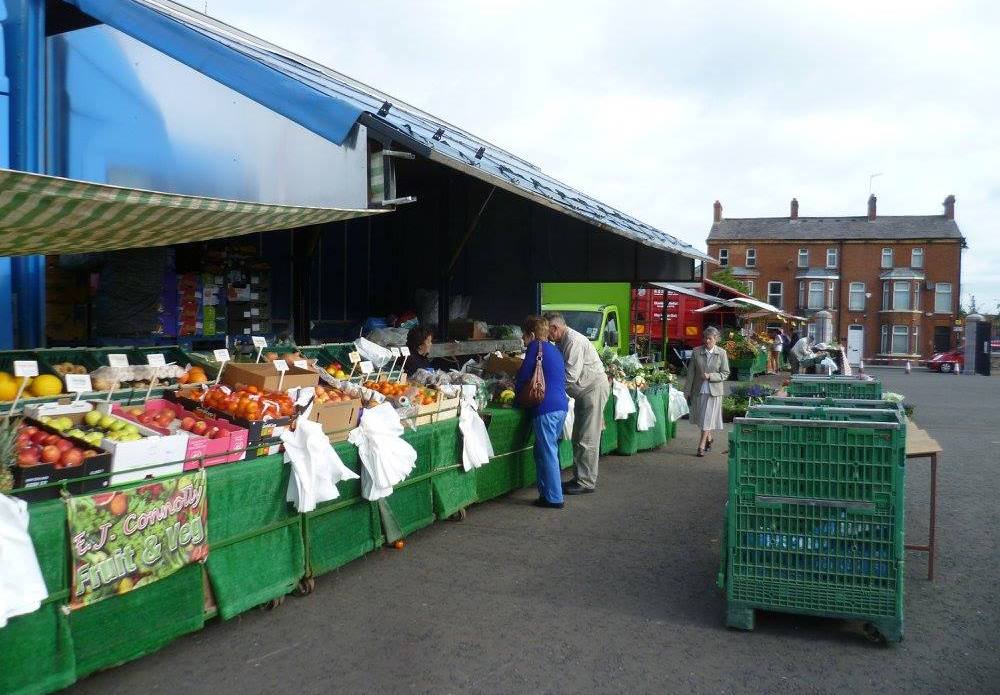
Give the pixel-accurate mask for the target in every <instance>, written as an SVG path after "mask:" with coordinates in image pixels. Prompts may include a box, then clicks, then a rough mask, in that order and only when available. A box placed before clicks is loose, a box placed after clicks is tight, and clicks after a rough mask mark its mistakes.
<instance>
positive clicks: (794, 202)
mask: <svg viewBox="0 0 1000 695" xmlns="http://www.w3.org/2000/svg"><path fill="white" fill-rule="evenodd" d="M791 219H793V220H797V219H799V201H797V200H796V199H795V198H792V214H791Z"/></svg>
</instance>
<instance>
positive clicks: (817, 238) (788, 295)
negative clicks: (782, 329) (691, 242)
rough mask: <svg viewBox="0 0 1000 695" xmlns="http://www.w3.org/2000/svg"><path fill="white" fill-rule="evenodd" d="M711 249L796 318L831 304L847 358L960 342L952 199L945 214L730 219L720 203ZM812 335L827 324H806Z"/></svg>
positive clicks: (915, 354) (907, 356)
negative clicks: (724, 213) (957, 328)
mask: <svg viewBox="0 0 1000 695" xmlns="http://www.w3.org/2000/svg"><path fill="white" fill-rule="evenodd" d="M714 212H715V215H714V221H713V223H712V230H711V232H710V233H709V235H708V252H709V254H710V255H711V256H712V257H714V258H717V259H719V262H720V264H721V265H722V266H726V267H729V268H730V269H731V270H732V272H733V274H734V275H735V276H736V277H738V278H739V279H740V280H742V281H743V282H744V283H746V284H747V286H748V287H749V289H750V293H751V294H752V295H753V296H754V297H756V298H758V299H761V300H763V301H766V302H769V303H770V304H773V305H775V306H777V307H779V308H781V309H784V310H786V311H789V312H791V313H793V314H797V315H799V316H804V317H809V318H811V317H812V316H813V315H815V314H816V313H817V312H819V311H822V310H826V311H829V312H830V313H831V314H832V315H833V324H832V329H833V332H834V335H833V336H832V337H834V338H836V337H839V338H840V339H841V341H842V342H844V341H846V345H847V352H848V359H849V360H850V361H851V362H852V363H854V364H857V362H858V361H859V360H861V359H864V360H865V361H866V362H903V361H906V360H909V361H915V360H919V359H926V358H928V357H930V355H931V354H933V353H934V352H939V351H942V350H946V349H950V348H952V347H955V346H956V342H957V341H958V339H959V338H960V336H961V334H960V333H957V332H956V331H955V330H954V329H955V327H956V324H957V319H958V306H959V304H958V303H959V297H960V287H959V281H960V280H959V279H960V277H961V268H962V249H963V248H965V247H966V244H965V239H964V238H963V237H962V233H961V232H960V231H959V228H958V225H957V224H956V223H955V196H953V195H949V196H948V197H947V198H945V201H944V213H943V214H941V215H897V216H879V215H878V214H877V211H876V199H875V196H874V195H872V196H871V197H869V199H868V214H867V215H863V216H859V217H843V216H839V217H800V216H799V203H798V201H797V200H795V199H794V198H793V199H792V203H791V210H790V214H789V215H788V217H753V218H734V219H730V218H725V217H723V215H722V205H721V204H720V203H719V202H718V201H716V202H715V206H714ZM807 330H808V331H809V333H810V334H811V335H813V336H814V337H822V336H817V331H818V330H821V328H819V326H818V324H817V323H816V322H813V321H810V322H809V323H808V324H807Z"/></svg>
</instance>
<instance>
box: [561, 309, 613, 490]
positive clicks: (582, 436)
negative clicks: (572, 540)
mask: <svg viewBox="0 0 1000 695" xmlns="http://www.w3.org/2000/svg"><path fill="white" fill-rule="evenodd" d="M545 318H546V319H548V322H549V338H550V339H551V340H552V342H554V343H556V344H557V345H558V346H559V350H560V351H561V352H562V355H563V359H564V360H565V361H566V393H568V394H569V395H570V397H571V398H573V399H574V401H575V405H574V406H573V480H571V481H570V482H568V483H565V484H564V485H563V492H564V493H565V494H567V495H579V494H584V493H590V492H594V490H595V489H596V488H597V460H598V458H599V457H600V455H601V430H602V429H603V426H604V406H605V405H606V404H607V402H608V396H609V395H610V393H611V389H610V386H609V385H608V377H607V375H606V374H605V372H604V365H603V364H602V363H601V358H600V357H599V356H598V354H597V350H596V349H595V348H594V345H593V343H591V342H590V341H589V340H587V337H586V336H585V335H583V334H582V333H578V332H577V331H575V330H573V329H572V328H570V327H569V326H567V325H566V319H564V318H563V316H562V314H560V313H558V312H550V313H547V314H545Z"/></svg>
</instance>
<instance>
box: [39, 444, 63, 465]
mask: <svg viewBox="0 0 1000 695" xmlns="http://www.w3.org/2000/svg"><path fill="white" fill-rule="evenodd" d="M60 458H62V452H61V451H59V447H57V446H53V445H52V444H49V445H47V446H46V447H45V448H44V449H42V462H43V463H55V462H56V461H58V460H59V459H60Z"/></svg>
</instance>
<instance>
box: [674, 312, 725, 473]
mask: <svg viewBox="0 0 1000 695" xmlns="http://www.w3.org/2000/svg"><path fill="white" fill-rule="evenodd" d="M701 339H702V344H701V345H700V346H699V347H696V348H695V349H694V350H693V351H692V353H691V361H690V362H688V369H687V381H686V382H685V384H684V395H685V396H687V398H688V401H690V404H691V423H692V424H693V425H696V426H697V427H699V428H700V429H701V438H700V439H699V440H698V456H704V455H705V452H706V451H709V450H710V449H711V448H712V442H713V441H714V439H713V438H712V432H715V431H717V430H722V429H724V428H725V426H724V425H723V424H722V396H723V394H724V392H725V381H726V379H728V378H729V355H728V354H727V353H726V351H725V350H723V349H722V348H721V347H719V346H718V345H717V344H716V343H717V342H718V340H719V329H718V328H715V327H714V326H709V327H708V328H706V329H705V331H704V333H702V338H701Z"/></svg>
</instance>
